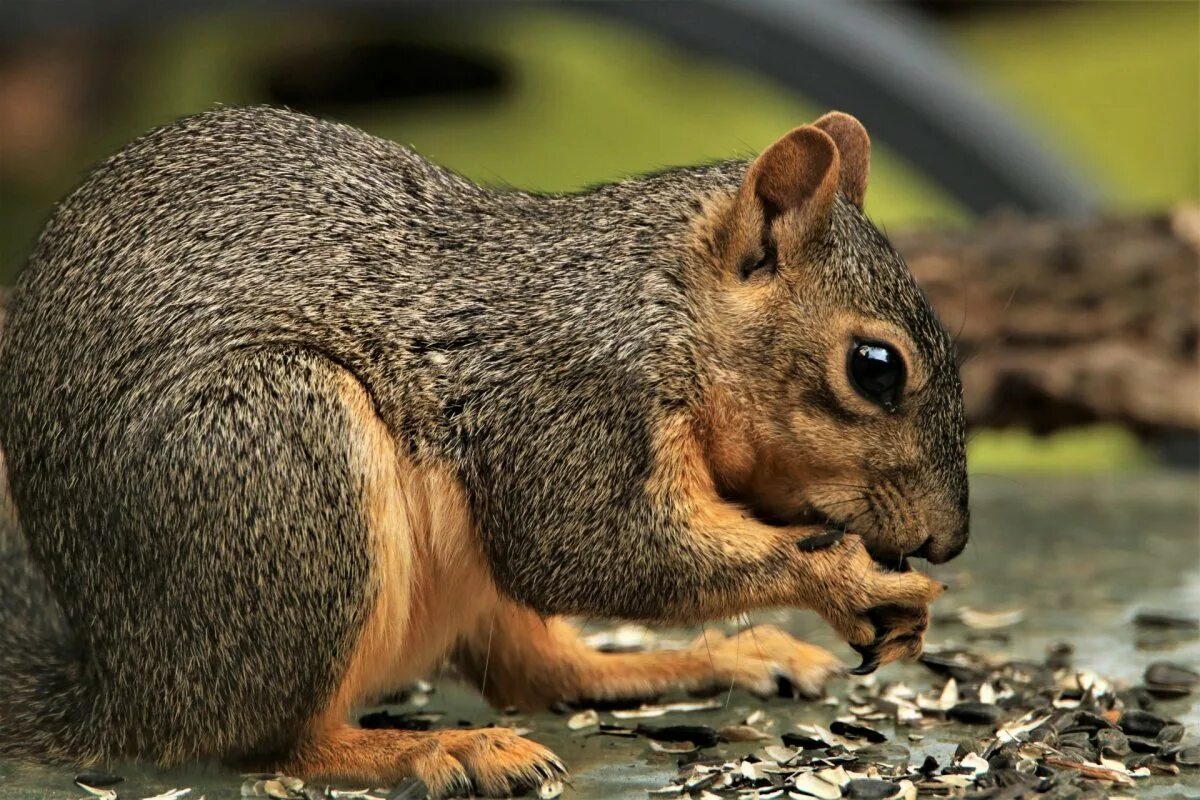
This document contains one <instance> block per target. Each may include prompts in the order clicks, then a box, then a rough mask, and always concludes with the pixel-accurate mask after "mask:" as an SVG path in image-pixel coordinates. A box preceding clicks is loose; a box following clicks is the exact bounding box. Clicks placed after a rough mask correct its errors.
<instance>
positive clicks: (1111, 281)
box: [892, 206, 1200, 436]
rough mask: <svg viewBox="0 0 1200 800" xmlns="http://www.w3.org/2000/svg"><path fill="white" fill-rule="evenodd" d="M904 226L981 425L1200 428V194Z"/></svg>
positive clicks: (902, 244) (908, 255) (908, 252)
mask: <svg viewBox="0 0 1200 800" xmlns="http://www.w3.org/2000/svg"><path fill="white" fill-rule="evenodd" d="M892 240H893V243H894V244H895V245H896V248H897V249H898V250H899V251H900V252H901V253H902V254H903V255H904V257H905V259H906V260H907V261H908V265H909V267H910V268H911V269H912V271H913V273H914V274H915V275H916V277H917V279H918V280H919V281H920V282H921V285H922V286H923V287H924V288H925V291H926V292H927V293H928V294H929V296H930V299H931V300H932V301H933V304H934V306H935V307H936V308H937V310H938V312H939V314H940V315H941V317H942V321H943V322H944V323H945V325H946V326H947V327H948V328H949V329H950V331H951V333H952V334H954V335H955V338H956V341H957V345H958V348H959V353H960V360H961V361H962V362H963V365H962V372H963V384H964V391H965V394H966V405H967V416H968V418H969V421H970V423H971V424H972V425H973V426H984V427H1003V426H1010V425H1011V426H1022V427H1026V428H1029V429H1032V430H1034V431H1036V432H1049V431H1053V430H1056V429H1059V428H1063V427H1068V426H1072V425H1081V424H1087V423H1093V422H1112V423H1118V424H1122V425H1127V426H1129V427H1130V428H1132V429H1134V430H1135V431H1137V432H1139V433H1141V434H1143V435H1150V436H1155V435H1164V434H1171V433H1176V432H1181V431H1184V432H1195V431H1197V430H1200V361H1198V356H1197V339H1198V331H1200V207H1195V206H1189V207H1183V208H1179V209H1176V210H1175V211H1173V212H1171V213H1168V214H1160V215H1152V216H1145V217H1128V218H1107V219H1095V220H1089V221H1081V222H1064V221H1051V220H1031V219H1022V218H1018V217H1011V216H1003V217H995V218H992V219H988V220H985V221H983V222H982V223H980V224H979V225H976V226H975V227H973V228H970V229H966V230H962V231H953V232H950V231H911V232H906V233H901V234H898V235H895V236H893V237H892Z"/></svg>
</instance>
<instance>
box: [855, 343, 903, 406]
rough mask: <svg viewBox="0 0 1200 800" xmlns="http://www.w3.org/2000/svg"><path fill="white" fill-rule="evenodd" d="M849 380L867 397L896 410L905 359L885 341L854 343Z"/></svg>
mask: <svg viewBox="0 0 1200 800" xmlns="http://www.w3.org/2000/svg"><path fill="white" fill-rule="evenodd" d="M846 372H847V373H849V375H850V383H851V384H852V385H853V386H854V388H855V389H856V390H857V391H858V393H859V394H861V395H862V396H863V397H865V398H866V399H868V400H870V401H871V402H872V403H877V404H878V405H881V406H883V407H884V408H885V409H887V410H888V411H895V410H896V406H897V404H898V403H899V402H900V394H901V393H902V392H903V391H904V378H905V373H906V371H905V369H904V359H902V358H900V354H899V353H898V352H896V348H894V347H892V346H891V345H890V344H884V343H883V342H855V343H854V346H853V347H851V348H850V355H849V357H848V359H847V362H846Z"/></svg>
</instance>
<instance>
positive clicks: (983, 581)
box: [0, 473, 1200, 800]
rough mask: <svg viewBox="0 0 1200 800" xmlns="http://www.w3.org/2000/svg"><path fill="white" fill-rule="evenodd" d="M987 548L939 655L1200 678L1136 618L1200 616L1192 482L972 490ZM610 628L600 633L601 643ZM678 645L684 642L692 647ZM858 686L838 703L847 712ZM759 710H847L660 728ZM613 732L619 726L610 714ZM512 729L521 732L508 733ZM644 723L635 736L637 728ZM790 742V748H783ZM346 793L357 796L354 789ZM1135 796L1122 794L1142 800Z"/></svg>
mask: <svg viewBox="0 0 1200 800" xmlns="http://www.w3.org/2000/svg"><path fill="white" fill-rule="evenodd" d="M974 519H975V524H974V531H975V533H974V538H973V541H972V543H971V546H970V547H969V548H968V549H967V551H966V553H965V554H964V555H963V556H962V557H961V558H959V559H958V560H957V561H955V562H954V563H952V564H949V565H946V566H945V567H943V568H941V569H939V574H940V575H941V576H942V577H943V579H945V580H947V582H948V583H950V584H951V586H952V589H951V591H950V592H949V593H948V594H947V596H946V597H945V598H944V599H943V600H942V601H939V604H938V613H939V621H938V622H936V623H935V626H934V629H933V631H932V634H931V637H930V642H931V645H934V646H937V645H947V644H953V643H959V644H964V643H965V644H968V645H969V646H970V647H972V648H973V649H976V650H981V651H986V652H996V653H1003V654H1011V655H1014V656H1025V657H1035V658H1039V657H1041V655H1042V654H1043V652H1044V650H1045V648H1046V646H1047V645H1048V644H1049V643H1051V642H1054V641H1067V642H1070V643H1071V644H1072V645H1073V646H1074V648H1075V653H1076V655H1075V662H1076V664H1077V665H1078V666H1080V667H1088V668H1091V669H1093V670H1095V671H1097V672H1099V673H1101V674H1103V675H1108V676H1111V677H1114V678H1118V679H1125V680H1129V681H1132V682H1136V681H1137V680H1138V679H1139V678H1140V675H1141V673H1142V670H1143V669H1144V667H1145V666H1146V665H1147V664H1148V663H1150V662H1151V661H1154V660H1169V661H1173V662H1177V663H1180V664H1186V665H1192V666H1194V665H1196V664H1197V663H1200V639H1198V638H1197V635H1196V634H1194V633H1193V634H1163V633H1155V632H1153V631H1147V630H1143V629H1138V628H1136V627H1135V626H1134V625H1133V624H1132V623H1131V618H1132V615H1133V613H1134V611H1135V610H1136V609H1145V608H1158V609H1167V610H1175V611H1190V612H1191V613H1195V611H1196V609H1200V531H1198V521H1200V492H1197V480H1196V478H1195V476H1194V475H1186V474H1167V473H1149V474H1141V475H1137V476H1109V477H1089V478H1061V477H1056V478H1045V477H1027V478H1018V479H1012V478H1008V477H986V476H981V477H978V478H977V479H976V480H975V483H974ZM964 605H969V606H972V607H976V608H984V609H998V608H1014V607H1021V608H1024V609H1025V619H1024V620H1023V621H1022V622H1020V623H1018V624H1016V625H1015V626H1013V627H1011V628H1008V629H1006V632H1007V634H1008V635H1009V637H1010V638H1009V641H1008V642H1002V641H995V640H986V641H981V640H978V639H976V640H975V641H970V640H969V637H971V636H978V634H977V632H973V631H971V630H970V629H968V628H965V627H963V626H961V625H960V624H958V623H957V622H954V621H951V620H952V618H953V611H954V610H955V609H956V608H958V607H960V606H964ZM754 621H756V622H767V621H771V622H782V623H783V624H785V625H786V626H787V627H789V628H790V629H792V630H793V631H795V632H796V633H798V634H801V635H804V636H807V637H810V638H812V639H814V640H817V641H819V642H821V643H823V644H826V645H828V646H830V647H831V648H833V649H834V650H835V651H836V652H837V653H839V655H842V656H845V657H849V655H850V654H849V651H848V649H847V648H845V647H844V646H842V645H839V644H838V643H837V642H836V641H834V640H833V639H832V637H831V636H830V635H829V633H828V631H826V630H825V629H824V628H823V626H822V625H821V623H820V622H819V621H818V620H817V619H816V618H815V617H813V616H812V615H809V614H767V613H764V614H760V615H758V616H757V617H756V618H755V620H754ZM597 628H598V626H596V625H591V626H589V631H594V630H596V629H597ZM681 636H683V637H686V633H682V634H681ZM931 678H932V676H931V675H930V674H929V673H928V672H927V671H926V670H925V669H924V668H922V667H918V666H896V665H892V666H889V667H886V668H885V669H884V670H882V671H881V672H880V674H879V679H880V680H897V679H903V680H905V681H906V682H908V683H909V684H910V685H911V686H913V687H914V688H918V689H925V688H927V687H928V686H929V684H930V682H931ZM849 688H850V687H849V685H848V684H847V683H846V682H843V681H839V682H837V683H835V684H834V685H833V686H832V687H831V689H830V691H831V693H832V694H834V695H836V696H839V697H844V695H845V693H846V692H847V691H848V690H849ZM428 708H429V709H436V710H439V711H445V712H447V713H446V716H445V718H444V719H443V720H442V723H439V724H447V725H453V724H455V723H456V722H457V721H458V720H460V719H465V720H470V721H471V722H472V723H475V724H486V723H489V722H493V721H497V720H499V719H500V718H499V717H498V715H497V713H496V712H495V711H493V710H492V709H490V708H489V707H487V706H486V705H485V704H484V703H483V702H482V701H481V700H479V699H478V696H477V695H476V694H474V693H473V692H472V691H471V690H470V689H469V688H467V687H462V686H459V685H456V684H454V683H453V682H452V680H451V679H450V678H448V677H445V678H442V679H441V680H440V681H438V686H437V691H436V692H434V693H433V694H432V695H431V697H430V699H429V705H428ZM759 708H762V709H764V710H765V711H766V713H767V715H768V717H769V718H770V719H771V720H773V723H774V724H773V727H772V728H771V729H770V730H771V732H772V733H773V734H775V735H776V736H778V734H779V733H781V732H783V731H787V730H794V729H795V725H796V724H797V723H811V722H818V723H820V724H827V723H828V722H829V721H830V720H831V719H832V717H833V716H835V715H836V714H838V713H843V712H844V711H845V703H844V702H843V703H842V705H841V707H840V708H838V709H834V708H830V707H827V706H822V705H818V704H813V703H803V702H793V701H788V700H773V701H768V702H765V703H763V702H759V701H756V700H754V699H753V698H751V697H749V696H748V695H745V694H743V693H740V692H734V693H733V694H732V696H730V698H729V701H728V706H727V707H723V708H720V709H717V710H713V711H706V712H697V713H688V714H673V715H670V716H668V717H663V718H660V719H657V720H651V722H655V723H659V724H672V723H704V724H711V725H716V726H720V725H725V724H729V723H732V722H736V721H739V720H742V719H744V718H745V717H746V716H747V715H748V714H749V713H751V712H752V711H754V710H756V709H759ZM1158 710H1159V712H1160V713H1163V714H1165V715H1167V716H1172V717H1175V718H1177V719H1179V720H1180V721H1183V722H1185V723H1186V724H1187V725H1188V727H1189V737H1195V736H1196V735H1197V733H1198V732H1200V698H1198V697H1197V696H1196V695H1193V696H1192V697H1191V698H1188V699H1184V700H1179V701H1173V702H1171V703H1164V704H1162V705H1160V706H1159V708H1158ZM601 718H602V719H603V720H605V721H610V722H611V721H614V720H612V719H610V718H609V715H607V714H601ZM504 722H505V723H506V724H508V723H509V722H510V720H509V719H505V720H504ZM511 722H512V723H513V724H516V725H518V726H521V727H527V728H530V729H532V731H533V732H532V733H531V734H530V735H531V736H532V737H533V738H535V739H537V740H539V741H541V742H544V743H546V744H548V745H550V746H552V747H553V748H554V749H555V750H556V751H557V752H558V754H559V755H560V756H562V757H563V758H564V759H565V760H566V761H567V762H568V763H569V764H570V766H571V768H572V783H573V788H568V789H567V792H566V794H565V795H564V796H566V797H569V798H624V797H631V798H632V797H646V796H647V795H646V794H645V792H646V790H648V789H653V788H657V787H661V786H663V785H666V784H667V783H669V782H670V779H671V778H672V777H673V776H674V775H675V773H676V766H675V759H676V757H675V756H670V755H664V754H659V753H655V752H653V751H651V749H650V748H649V747H648V745H647V743H646V741H645V740H643V739H616V738H610V737H598V736H588V735H587V732H586V731H580V732H572V731H570V730H568V728H567V725H566V719H565V718H564V717H560V716H555V715H552V714H542V715H534V716H525V717H520V718H516V719H515V720H511ZM629 724H636V723H629ZM879 727H880V729H881V730H882V731H884V732H885V733H887V734H888V735H889V736H891V737H893V738H892V741H896V742H899V743H901V744H905V745H907V746H909V747H910V748H911V749H912V751H913V758H914V760H915V761H918V762H919V760H920V758H921V756H922V755H923V754H924V753H931V754H933V755H934V756H937V757H939V758H942V759H943V760H944V758H945V756H947V755H948V754H949V753H950V752H951V751H952V750H953V748H954V744H955V743H956V742H957V741H958V740H960V739H961V738H963V737H965V736H970V735H982V733H983V732H982V731H980V730H979V729H971V728H967V727H965V726H961V725H947V726H946V727H944V728H937V729H934V730H932V731H930V732H927V736H926V739H925V740H924V741H923V742H921V743H919V744H913V743H910V742H907V741H905V738H904V735H903V733H901V734H900V735H898V736H893V734H894V731H893V730H892V729H891V728H890V726H889V725H887V724H880V725H879ZM776 741H777V740H776ZM753 749H755V748H754V745H721V746H720V747H718V748H716V749H714V750H713V751H712V754H713V755H718V754H719V755H729V756H733V755H744V754H745V753H747V752H750V751H752V750H753ZM115 771H116V772H117V773H119V774H121V775H123V776H124V777H125V778H126V781H125V783H124V784H122V785H121V786H119V787H118V789H119V790H120V797H121V798H123V799H124V798H141V797H146V796H149V795H153V794H156V793H159V792H162V791H164V790H167V789H170V788H174V787H191V788H192V793H191V795H190V797H192V798H198V797H200V796H201V795H205V796H207V798H209V800H216V799H217V798H234V797H238V796H239V789H240V786H241V783H242V779H241V777H240V776H239V775H237V774H235V773H233V772H229V771H226V770H223V769H222V768H220V767H217V766H205V767H191V768H187V769H178V770H170V771H157V770H152V769H147V768H144V767H137V766H132V765H119V766H117V767H116V768H115ZM71 778H72V772H71V771H70V770H69V769H52V768H42V767H30V766H22V765H16V764H12V763H3V762H0V797H3V798H6V800H7V799H9V798H11V800H26V799H27V798H28V799H30V800H32V798H47V799H48V800H51V799H57V798H78V797H81V796H83V792H82V791H81V790H79V789H78V788H77V787H75V786H74V785H73V784H72V782H71ZM347 788H348V787H347ZM1135 791H1136V795H1137V796H1139V797H1165V796H1171V795H1173V794H1177V793H1179V792H1182V795H1178V796H1194V795H1196V794H1200V772H1197V771H1191V772H1185V773H1183V774H1182V775H1181V776H1180V777H1179V778H1177V779H1176V778H1155V779H1149V780H1145V781H1140V782H1139V783H1138V785H1137V787H1136V790H1135ZM1132 793H1134V792H1125V794H1132Z"/></svg>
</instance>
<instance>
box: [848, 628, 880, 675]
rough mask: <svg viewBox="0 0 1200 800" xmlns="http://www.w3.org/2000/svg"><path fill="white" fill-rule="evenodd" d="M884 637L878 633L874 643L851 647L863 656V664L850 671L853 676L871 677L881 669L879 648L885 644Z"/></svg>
mask: <svg viewBox="0 0 1200 800" xmlns="http://www.w3.org/2000/svg"><path fill="white" fill-rule="evenodd" d="M883 637H884V634H882V633H877V634H876V635H875V641H873V642H870V643H868V644H852V645H850V646H851V647H853V648H854V649H855V650H857V651H858V654H859V655H861V656H862V663H861V664H859V665H858V666H857V667H854V668H853V669H851V670H848V671H849V673H850V674H851V675H870V674H871V673H872V672H874V671H875V670H877V669H879V647H880V645H882V644H883Z"/></svg>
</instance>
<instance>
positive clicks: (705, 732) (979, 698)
mask: <svg viewBox="0 0 1200 800" xmlns="http://www.w3.org/2000/svg"><path fill="white" fill-rule="evenodd" d="M921 661H922V663H923V664H924V665H925V666H926V667H928V668H929V669H930V670H931V671H932V672H933V673H935V676H936V679H935V681H934V685H933V687H932V689H930V690H929V691H924V692H917V691H915V690H913V689H912V688H910V687H908V686H906V685H905V684H903V683H879V682H876V681H873V680H871V679H867V680H865V681H861V682H860V683H859V684H858V685H857V686H855V687H854V689H853V690H852V691H851V692H850V694H849V696H848V698H847V700H848V712H849V713H847V714H845V715H844V716H841V717H839V718H838V719H837V720H835V721H834V722H833V723H831V724H830V725H829V727H828V728H824V727H821V726H817V725H805V726H798V728H797V729H796V730H795V731H789V732H785V733H783V735H782V737H781V741H782V744H766V745H765V746H763V747H762V749H761V750H759V751H757V752H755V753H753V754H751V755H749V756H747V757H745V758H742V759H734V760H723V759H720V760H711V759H706V758H705V757H704V753H703V748H704V747H706V746H710V745H714V744H716V743H717V741H718V740H722V739H723V740H725V741H751V740H755V739H761V740H763V741H766V740H768V739H773V737H770V736H768V735H767V734H766V732H765V731H762V730H761V729H760V728H758V727H756V726H755V724H754V723H755V721H756V720H754V719H747V720H746V721H745V723H743V724H742V725H739V726H731V727H730V728H727V729H722V730H714V729H704V727H703V726H672V727H671V728H670V729H668V731H667V732H668V734H669V736H667V737H665V738H666V739H669V740H670V741H662V739H663V737H662V736H661V735H660V734H661V730H660V729H653V728H650V729H647V726H639V728H637V729H634V733H635V734H641V735H645V736H648V737H650V738H651V739H652V740H653V741H652V746H654V749H656V750H660V751H662V752H679V753H680V754H681V755H682V758H681V759H680V769H679V772H678V775H677V776H676V778H675V780H674V781H672V783H671V784H670V785H668V786H664V787H662V788H661V789H656V790H654V791H651V792H650V794H651V796H652V797H691V798H701V799H702V800H715V798H724V797H736V798H745V800H751V798H753V800H775V799H776V798H789V800H807V799H808V798H812V797H817V798H830V800H832V799H833V798H842V797H845V798H907V799H909V800H911V799H912V798H918V797H939V796H954V797H968V798H1024V797H1031V798H1032V797H1039V798H1048V799H1052V798H1093V797H1094V798H1106V797H1120V796H1122V795H1123V794H1124V793H1126V792H1128V791H1131V790H1132V787H1133V786H1134V785H1135V784H1136V782H1137V780H1139V779H1142V778H1148V777H1150V776H1153V775H1169V776H1178V775H1179V774H1180V772H1181V770H1189V769H1190V770H1194V769H1197V768H1198V767H1200V744H1198V743H1197V742H1196V740H1195V739H1191V738H1189V737H1188V733H1187V731H1186V729H1185V727H1184V726H1183V725H1182V724H1180V723H1178V722H1176V721H1174V720H1172V719H1170V718H1168V717H1166V716H1163V715H1161V714H1159V713H1157V712H1156V710H1155V707H1156V704H1157V702H1158V701H1159V700H1160V699H1174V698H1179V697H1182V696H1185V695H1187V694H1189V693H1191V692H1192V691H1194V690H1195V689H1196V687H1197V684H1198V683H1200V675H1198V674H1197V673H1196V672H1195V671H1193V670H1191V669H1189V668H1187V667H1183V666H1180V665H1177V664H1170V663H1167V662H1157V663H1155V664H1152V665H1150V667H1148V668H1147V669H1146V672H1145V676H1144V678H1145V682H1144V684H1143V685H1139V686H1133V687H1124V688H1122V687H1118V686H1116V685H1115V684H1114V683H1113V682H1111V681H1109V680H1106V679H1105V678H1103V677H1101V676H1099V675H1096V674H1095V673H1093V672H1090V671H1088V670H1083V669H1076V668H1074V667H1073V666H1072V665H1071V652H1070V649H1069V647H1066V646H1063V645H1059V646H1055V647H1053V648H1052V649H1051V650H1050V652H1049V653H1048V655H1047V657H1046V658H1045V660H1044V661H1042V662H1034V661H1020V660H1007V659H998V658H990V657H987V656H984V655H981V654H978V653H972V652H969V651H966V650H944V651H941V652H933V653H927V654H926V655H925V656H924V657H923V658H922V660H921ZM951 721H953V722H956V723H959V724H965V725H968V726H978V728H979V731H980V735H979V736H978V737H975V738H970V739H967V740H964V741H962V742H961V743H959V745H958V748H957V750H956V751H955V752H954V754H953V757H952V759H948V760H947V763H939V762H938V761H937V760H936V759H934V758H933V757H930V756H927V757H925V759H924V760H923V761H922V762H921V763H920V764H913V763H912V758H911V754H910V751H909V749H908V747H907V746H905V745H902V744H899V743H896V742H889V740H888V736H887V735H886V734H884V733H883V732H882V731H880V730H878V729H877V726H878V727H881V726H880V725H879V723H888V724H890V725H891V726H894V728H895V729H896V730H897V731H904V732H905V739H906V740H907V742H909V743H919V742H921V741H923V739H924V738H925V733H923V732H925V731H928V730H930V729H934V728H937V727H939V726H945V725H947V724H948V723H949V722H951ZM609 727H614V726H609ZM688 728H695V729H697V730H698V731H699V732H698V733H695V734H694V735H693V738H692V739H691V740H690V741H689V742H684V743H681V742H680V739H681V738H685V737H687V736H688V735H689V734H688V733H687V729H688ZM734 731H736V733H734V734H733V735H732V736H731V735H730V734H731V732H734ZM756 734H757V735H756ZM656 736H657V738H656ZM656 742H657V746H655V743H656ZM684 744H687V745H689V746H688V747H684Z"/></svg>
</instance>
